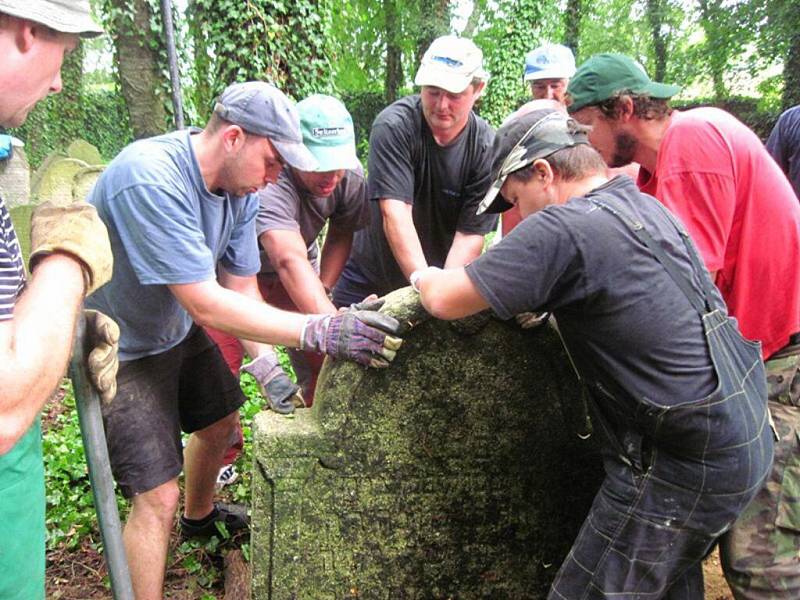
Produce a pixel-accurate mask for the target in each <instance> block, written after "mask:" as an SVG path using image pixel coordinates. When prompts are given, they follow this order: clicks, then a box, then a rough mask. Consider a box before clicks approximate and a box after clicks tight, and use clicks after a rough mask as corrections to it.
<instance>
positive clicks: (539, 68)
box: [522, 44, 575, 104]
mask: <svg viewBox="0 0 800 600" xmlns="http://www.w3.org/2000/svg"><path fill="white" fill-rule="evenodd" d="M574 74H575V56H574V55H573V54H572V50H570V49H569V48H567V47H566V46H562V45H561V44H545V45H543V46H539V47H538V48H535V49H533V50H531V51H530V52H528V54H526V55H525V73H524V74H523V77H522V78H523V80H524V81H525V83H526V84H528V85H530V86H531V96H532V97H533V99H534V100H540V99H548V100H557V101H558V102H561V103H562V104H563V103H564V96H565V95H566V93H567V85H568V84H569V79H570V77H572V76H573V75H574Z"/></svg>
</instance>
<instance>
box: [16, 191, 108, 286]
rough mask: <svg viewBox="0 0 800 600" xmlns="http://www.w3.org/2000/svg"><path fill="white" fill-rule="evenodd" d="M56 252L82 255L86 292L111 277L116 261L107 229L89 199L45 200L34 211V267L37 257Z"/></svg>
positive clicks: (32, 260) (32, 226)
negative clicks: (59, 203) (70, 201)
mask: <svg viewBox="0 0 800 600" xmlns="http://www.w3.org/2000/svg"><path fill="white" fill-rule="evenodd" d="M53 252H66V253H68V254H71V255H73V256H75V257H76V258H78V259H80V261H81V263H82V266H83V273H84V279H85V280H86V295H87V296H88V295H89V294H91V293H92V292H93V291H95V290H96V289H97V288H99V287H101V286H103V285H105V284H106V283H107V282H108V280H109V279H111V272H112V270H113V266H114V263H113V258H112V256H111V243H110V242H109V240H108V232H107V231H106V227H105V225H103V222H102V221H101V220H100V217H98V216H97V211H96V210H95V208H94V206H92V205H90V204H87V203H86V202H74V203H73V204H70V205H68V206H54V205H53V204H51V203H50V202H45V203H43V204H40V205H39V206H37V207H36V209H35V210H34V211H33V215H32V216H31V259H30V267H31V271H33V268H34V266H35V264H36V261H37V260H38V259H40V258H42V257H44V256H47V255H48V254H52V253H53Z"/></svg>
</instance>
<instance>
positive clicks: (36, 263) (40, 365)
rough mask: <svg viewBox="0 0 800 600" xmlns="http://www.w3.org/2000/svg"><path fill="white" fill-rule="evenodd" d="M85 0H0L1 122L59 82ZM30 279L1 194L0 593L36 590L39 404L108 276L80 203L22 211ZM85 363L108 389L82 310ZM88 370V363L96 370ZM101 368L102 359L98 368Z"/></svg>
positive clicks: (101, 352)
mask: <svg viewBox="0 0 800 600" xmlns="http://www.w3.org/2000/svg"><path fill="white" fill-rule="evenodd" d="M90 15H91V10H90V7H89V2H88V1H87V0H80V1H75V2H70V3H64V2H49V1H47V0H37V1H32V0H4V1H3V2H2V3H0V56H2V59H0V127H19V126H20V125H22V124H23V122H24V121H25V119H26V117H27V116H28V112H29V111H30V110H31V109H32V108H33V107H34V106H35V105H36V103H37V102H38V101H39V100H42V99H43V98H44V97H45V96H47V94H51V93H57V92H59V91H60V90H61V63H62V61H63V59H64V55H65V54H66V53H68V52H70V51H72V50H73V49H74V48H75V47H76V46H77V45H78V43H79V41H80V37H94V36H96V35H99V34H100V33H102V30H101V29H100V28H99V27H98V26H97V24H96V23H94V21H93V20H92V18H91V16H90ZM30 267H31V277H30V279H28V280H27V281H26V280H25V269H24V267H23V261H22V256H21V253H20V246H19V241H18V240H17V235H16V232H15V231H14V227H13V225H12V223H11V218H10V215H9V212H8V210H7V208H6V205H5V203H4V202H3V199H2V198H0V515H2V519H0V598H3V599H4V600H40V599H42V598H44V596H45V581H44V575H45V570H44V567H45V554H44V553H45V516H44V513H45V489H44V466H43V464H42V439H41V427H40V422H39V413H40V412H41V410H42V405H44V403H45V402H46V401H47V399H48V398H50V396H51V394H52V393H53V391H54V390H55V389H56V387H57V386H58V385H59V383H60V382H61V380H62V377H63V376H64V372H65V370H66V365H67V360H68V359H69V356H70V352H71V349H72V342H73V337H74V334H75V325H76V323H77V319H78V316H79V314H80V313H79V307H80V305H81V302H82V300H83V297H84V295H86V294H88V293H91V292H92V291H93V290H94V289H96V288H97V287H99V286H101V285H103V284H104V283H105V282H106V281H107V280H108V278H109V277H110V276H111V249H110V247H109V244H108V236H107V235H106V232H105V228H104V227H103V224H102V223H101V222H100V220H99V219H98V218H97V213H96V211H95V210H94V209H93V208H92V207H91V206H89V205H88V204H86V203H85V202H78V203H75V204H72V205H69V206H64V207H53V206H51V205H49V204H44V205H42V206H40V207H38V208H37V209H36V210H35V211H34V213H33V217H32V219H31V260H30ZM86 325H87V328H86V331H87V337H88V339H89V341H90V342H91V343H92V345H93V346H94V350H93V354H92V360H91V361H90V366H89V372H90V375H91V376H92V379H93V382H94V383H95V385H96V386H97V387H98V388H99V390H100V392H101V394H102V396H103V397H104V399H106V400H108V399H110V398H111V397H113V395H114V390H113V387H114V385H115V382H114V373H115V370H114V364H115V360H116V353H115V348H114V341H115V338H114V333H115V332H114V329H115V325H114V324H113V323H111V322H110V320H109V319H108V318H107V317H104V316H103V315H100V314H98V313H92V314H89V315H87V323H86ZM98 367H99V370H98ZM106 368H108V369H107V370H106Z"/></svg>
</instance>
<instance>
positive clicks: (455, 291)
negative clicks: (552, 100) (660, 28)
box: [411, 109, 773, 600]
mask: <svg viewBox="0 0 800 600" xmlns="http://www.w3.org/2000/svg"><path fill="white" fill-rule="evenodd" d="M492 173H493V177H494V181H495V183H494V185H493V186H492V187H491V189H490V191H489V193H488V194H487V195H486V197H485V199H484V200H483V202H482V203H481V210H489V211H492V212H500V211H503V210H506V209H507V208H509V207H511V206H519V207H520V210H521V212H522V215H523V221H522V222H521V223H520V224H519V225H518V226H517V227H516V228H515V229H514V230H513V231H512V232H511V233H510V234H509V235H508V237H505V238H503V239H502V240H501V241H500V242H499V243H498V244H496V245H494V246H493V247H492V248H490V249H489V251H488V252H486V253H485V254H483V255H482V256H480V257H479V258H477V259H476V260H475V261H473V262H472V263H471V264H469V265H467V266H466V267H465V268H460V269H445V270H440V269H435V268H431V267H429V268H427V269H425V270H423V271H416V272H414V273H412V275H411V283H412V285H413V286H414V287H415V288H416V289H418V290H419V292H420V297H421V300H422V304H423V305H424V306H425V308H426V309H427V310H428V311H429V312H430V313H431V314H432V315H434V316H435V317H438V318H442V319H458V318H461V317H465V316H468V315H470V314H474V313H477V312H479V311H482V310H485V309H486V308H492V309H493V310H494V312H495V313H496V314H497V315H498V316H499V317H501V318H503V319H510V318H511V317H512V316H514V315H515V314H518V313H520V312H523V311H541V310H546V311H552V312H553V314H554V315H555V317H556V319H557V321H558V331H559V334H560V335H561V336H562V338H563V342H564V346H565V348H566V349H567V350H568V352H569V354H570V356H571V359H572V361H573V363H574V366H575V369H576V371H577V372H578V373H579V375H580V377H581V379H582V381H583V383H584V384H585V385H586V389H587V391H588V392H589V393H588V395H587V396H588V400H589V404H590V408H591V415H592V425H593V431H594V432H595V434H596V435H597V437H598V438H599V443H600V444H601V452H602V455H603V464H604V467H605V472H606V477H605V479H604V481H603V483H602V485H601V487H600V490H599V491H598V493H597V495H596V496H595V500H594V502H593V503H592V507H591V510H590V512H589V515H588V516H587V518H586V520H585V522H584V525H583V527H582V528H581V530H580V532H579V533H578V536H577V538H576V540H575V542H574V543H573V545H572V548H571V550H570V551H569V553H568V554H567V556H566V558H565V559H564V562H563V564H562V565H561V568H560V569H559V571H558V573H557V574H556V576H555V580H554V582H553V584H552V587H551V589H550V593H549V595H548V598H550V599H552V600H556V599H565V598H569V599H574V598H584V599H590V598H591V599H593V600H599V599H600V598H660V599H668V600H702V599H703V595H704V593H703V574H702V567H701V561H702V559H703V558H704V557H705V556H706V555H707V553H708V552H709V551H710V550H711V548H712V547H713V545H714V543H716V540H717V537H718V536H719V535H720V534H722V532H724V531H725V530H726V529H728V528H730V527H731V525H732V524H733V522H734V521H735V519H736V517H737V516H738V515H739V514H740V513H741V512H742V511H743V510H745V508H746V507H747V505H748V503H749V502H750V501H751V500H752V498H753V497H754V496H755V495H756V493H757V491H758V486H759V485H760V484H761V483H762V482H763V481H764V480H765V479H766V477H767V474H768V473H769V470H770V465H771V461H772V453H773V444H772V434H771V431H770V428H769V424H768V423H769V417H768V412H767V408H766V401H765V400H766V382H765V376H764V365H763V363H762V361H761V356H760V352H759V348H758V346H757V345H756V344H753V343H752V342H749V341H747V340H745V339H744V338H742V336H741V334H740V333H739V331H738V329H737V325H736V321H735V320H734V319H732V318H730V317H728V315H727V312H726V309H725V304H724V303H723V302H722V297H721V295H720V293H719V290H717V288H716V287H715V286H714V284H713V283H712V281H711V278H710V276H709V273H708V271H707V270H706V269H705V268H704V267H703V265H702V261H701V259H700V257H699V256H698V254H697V251H696V250H695V249H694V247H693V246H692V244H691V242H690V241H689V237H688V234H687V233H686V232H685V230H684V229H683V226H682V225H681V224H680V223H679V222H678V221H677V220H676V219H675V218H674V217H672V216H671V215H670V213H669V212H668V211H667V210H666V209H665V208H664V207H663V206H661V205H660V204H659V203H658V202H657V201H656V200H655V199H654V198H652V197H650V196H647V195H646V194H643V193H641V192H640V191H639V190H638V189H637V187H636V184H635V183H634V182H633V181H632V180H631V179H630V178H629V177H627V176H625V175H621V176H618V177H615V178H614V179H611V180H610V181H609V180H608V178H607V177H606V168H605V164H604V163H603V159H602V158H601V157H600V154H599V153H598V152H596V151H595V150H594V149H593V148H592V147H590V146H589V144H588V139H587V135H586V128H583V127H581V126H580V125H578V124H577V123H576V122H575V121H573V120H572V119H570V118H568V117H567V116H566V115H564V114H563V113H561V112H560V111H554V110H552V109H546V110H536V111H532V112H530V113H528V114H526V115H523V116H521V117H519V118H518V119H516V120H514V121H512V122H510V123H508V124H506V125H504V126H503V127H501V128H500V130H498V132H497V138H496V141H495V146H494V160H493V165H492ZM532 410H535V407H532Z"/></svg>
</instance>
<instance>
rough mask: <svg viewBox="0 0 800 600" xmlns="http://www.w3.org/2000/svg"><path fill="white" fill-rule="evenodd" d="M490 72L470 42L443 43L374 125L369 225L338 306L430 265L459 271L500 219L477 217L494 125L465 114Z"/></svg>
mask: <svg viewBox="0 0 800 600" xmlns="http://www.w3.org/2000/svg"><path fill="white" fill-rule="evenodd" d="M488 79H489V74H488V73H487V72H486V71H485V70H484V69H483V53H482V52H481V50H480V48H478V47H477V46H476V45H475V44H474V43H473V42H472V40H468V39H465V38H458V37H455V36H449V35H448V36H443V37H440V38H437V39H436V40H434V41H433V43H432V44H431V46H430V48H428V50H427V51H426V52H425V55H424V56H423V58H422V63H421V65H420V67H419V70H418V71H417V75H416V78H415V79H414V83H416V85H418V86H420V88H421V89H420V93H419V95H414V96H408V97H406V98H402V99H400V100H398V101H397V102H395V103H394V104H392V105H390V106H389V107H387V108H386V109H384V110H383V111H382V112H381V113H380V114H379V115H378V117H377V118H376V119H375V122H374V123H373V125H372V131H371V133H370V147H369V158H368V169H367V171H368V175H367V199H368V200H369V201H370V202H369V204H370V206H369V210H370V223H369V225H368V226H367V227H366V228H364V229H363V230H362V231H359V232H358V233H357V234H356V237H355V241H354V243H353V254H352V256H351V257H350V260H349V261H348V263H347V265H346V266H345V269H344V271H343V272H342V275H341V277H340V278H339V283H338V284H337V285H336V288H335V289H334V292H333V301H334V304H336V305H337V306H343V305H346V304H351V303H353V302H358V301H359V300H362V299H363V298H364V297H365V296H367V295H369V294H372V293H376V294H378V295H383V294H386V293H388V292H390V291H392V290H395V289H397V288H400V287H403V286H404V285H407V283H408V276H409V275H410V274H411V272H412V271H414V270H416V269H421V268H423V267H425V266H427V265H435V266H438V267H442V266H444V265H445V264H446V265H447V266H454V267H455V266H462V265H465V264H467V263H468V262H469V261H471V260H472V259H474V258H475V257H476V256H478V255H479V254H480V253H481V250H482V249H483V236H484V235H485V234H486V233H488V232H490V231H491V230H492V229H493V228H494V226H495V224H496V222H497V219H496V217H494V216H493V215H480V216H479V215H476V214H475V209H476V208H477V206H478V202H480V199H481V198H482V197H483V194H484V192H485V191H486V188H487V187H488V186H489V178H488V177H489V151H490V150H491V144H492V138H493V132H492V129H491V127H490V126H489V125H488V124H487V123H486V122H485V121H484V120H483V119H481V118H480V117H478V116H477V115H476V114H474V113H473V112H472V108H473V107H474V106H475V102H476V101H477V100H478V98H479V97H480V96H481V94H482V93H483V90H484V88H485V87H486V82H487V80H488Z"/></svg>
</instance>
